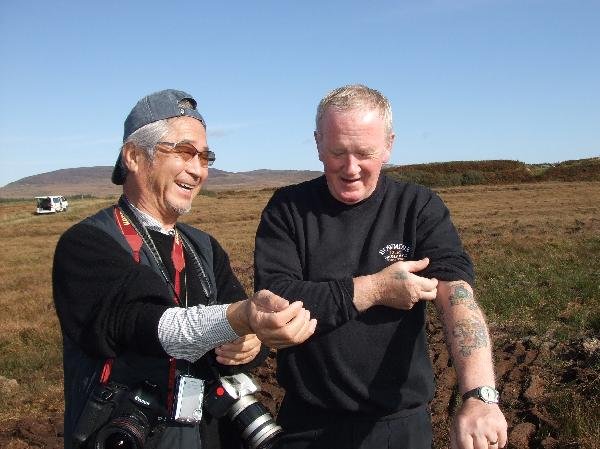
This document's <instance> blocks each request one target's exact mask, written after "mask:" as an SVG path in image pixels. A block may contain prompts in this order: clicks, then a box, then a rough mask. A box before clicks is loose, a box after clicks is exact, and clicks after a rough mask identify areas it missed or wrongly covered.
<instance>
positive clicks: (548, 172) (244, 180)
mask: <svg viewBox="0 0 600 449" xmlns="http://www.w3.org/2000/svg"><path fill="white" fill-rule="evenodd" d="M208 170H209V175H208V180H207V181H206V183H205V185H204V190H216V191H218V190H258V189H263V188H269V187H280V186H284V185H289V184H295V183H298V182H302V181H306V180H308V179H313V178H316V177H317V176H320V175H321V174H322V172H320V171H311V170H253V171H247V172H238V173H234V172H228V171H223V170H218V169H214V168H209V169H208ZM384 172H385V173H386V174H388V175H389V176H391V177H392V178H394V179H397V180H399V181H410V182H415V183H417V184H423V185H426V186H428V187H450V186H461V185H478V184H519V183H530V182H541V181H600V157H594V158H589V159H578V160H569V161H564V162H559V163H545V164H525V163H524V162H519V161H510V160H491V161H453V162H436V163H430V164H415V165H399V166H386V167H385V168H384ZM111 173H112V167H106V166H103V167H80V168H66V169H62V170H55V171H52V172H48V173H42V174H39V175H34V176H28V177H26V178H23V179H20V180H18V181H15V182H11V183H10V184H7V185H6V186H4V187H1V188H0V198H7V199H8V198H29V197H33V196H36V195H48V194H60V195H66V196H79V195H88V196H95V197H105V196H111V195H117V194H119V193H120V192H121V188H120V187H119V186H115V185H113V184H112V183H111V182H110V176H111Z"/></svg>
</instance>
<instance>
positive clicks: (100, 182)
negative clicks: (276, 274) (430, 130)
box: [0, 166, 322, 198]
mask: <svg viewBox="0 0 600 449" xmlns="http://www.w3.org/2000/svg"><path fill="white" fill-rule="evenodd" d="M112 170H113V167H106V166H102V167H79V168H64V169H61V170H55V171H51V172H47V173H41V174H39V175H33V176H27V177H26V178H22V179H20V180H18V181H14V182H11V183H9V184H7V185H5V186H4V187H0V198H27V197H34V196H37V195H51V194H57V195H66V196H72V195H93V196H97V197H103V196H110V195H117V194H119V193H120V192H121V186H116V185H114V184H112V183H111V182H110V177H111V174H112ZM208 172H209V173H208V180H207V181H206V182H205V183H204V186H203V188H204V189H207V190H236V189H238V190H247V189H261V188H267V187H280V186H284V185H289V184H295V183H298V182H302V181H306V180H308V179H313V178H316V177H318V176H320V175H321V174H322V172H320V171H313V170H253V171H248V172H238V173H234V172H227V171H223V170H218V169H215V168H209V169H208Z"/></svg>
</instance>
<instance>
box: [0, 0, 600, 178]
mask: <svg viewBox="0 0 600 449" xmlns="http://www.w3.org/2000/svg"><path fill="white" fill-rule="evenodd" d="M599 23H600V1H591V0H590V1H580V0H564V1H560V0H396V1H372V2H369V1H364V0H363V1H360V2H359V1H341V0H334V1H326V0H321V1H311V0H305V1H302V2H300V1H281V0H280V1H271V0H264V1H256V2H218V1H213V2H205V1H201V0H190V1H175V2H164V1H163V2H154V1H124V0H123V1H112V0H103V1H101V2H100V1H96V2H91V1H82V0H80V1H61V0H53V1H51V2H48V1H41V0H39V1H30V0H2V2H1V3H0V61H1V62H0V64H1V69H0V161H1V164H0V186H2V185H5V184H7V183H9V182H11V181H15V180H18V179H20V178H22V177H25V176H30V175H34V174H39V173H43V172H48V171H52V170H56V169H60V168H70V167H84V166H94V165H112V164H113V163H114V161H115V159H116V154H117V151H118V147H119V145H120V143H121V139H122V132H123V131H122V130H123V120H124V118H125V116H126V115H127V113H128V112H129V110H130V109H131V107H132V106H133V105H134V104H135V103H136V102H137V100H138V99H139V98H141V97H142V96H144V95H146V94H148V93H150V92H154V91H156V90H160V89H164V88H177V89H182V90H186V91H188V92H190V93H192V94H193V95H194V96H195V97H196V98H197V100H198V103H199V109H200V110H201V112H202V114H203V115H204V117H205V118H206V120H207V123H208V131H209V134H208V138H209V145H210V146H211V147H212V148H213V149H214V150H215V152H216V154H217V162H216V163H215V168H219V169H222V170H227V171H246V170H253V169H259V168H271V169H314V170H319V169H321V165H320V163H319V161H318V159H317V157H316V150H315V146H314V143H313V140H312V131H313V129H314V113H315V108H316V105H317V103H318V101H319V99H320V98H321V97H322V96H323V95H324V94H325V93H326V92H327V91H329V90H331V89H333V88H335V87H338V86H340V85H343V84H349V83H364V84H367V85H369V86H370V87H374V88H376V89H379V90H381V91H382V92H383V93H384V94H385V95H386V96H387V97H388V98H389V99H390V101H391V102H392V107H393V110H394V125H395V131H396V143H395V146H394V151H393V155H392V159H391V162H392V163H394V164H401V165H403V164H411V163H422V162H439V161H450V160H484V159H516V160H520V161H524V162H530V163H534V162H558V161H563V160H567V159H579V158H586V157H592V156H598V155H599V154H600V26H598V24H599Z"/></svg>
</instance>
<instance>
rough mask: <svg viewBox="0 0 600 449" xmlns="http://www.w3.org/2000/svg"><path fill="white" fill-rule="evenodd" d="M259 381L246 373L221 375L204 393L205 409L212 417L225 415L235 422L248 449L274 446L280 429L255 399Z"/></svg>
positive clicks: (266, 448) (267, 448) (262, 448)
mask: <svg viewBox="0 0 600 449" xmlns="http://www.w3.org/2000/svg"><path fill="white" fill-rule="evenodd" d="M259 390H260V387H259V386H258V384H257V383H256V382H255V381H254V380H253V379H252V377H250V376H249V375H247V374H244V373H239V374H235V375H233V376H224V377H220V378H219V380H218V381H215V382H214V383H213V384H212V385H211V386H210V389H209V390H208V391H207V393H206V395H205V396H204V408H205V409H206V411H208V412H209V413H210V414H211V415H212V416H213V417H215V418H221V417H223V416H225V415H227V416H228V417H229V419H230V420H231V421H232V422H233V423H234V424H235V425H236V427H237V428H238V430H239V431H240V433H241V436H242V440H243V441H244V443H245V445H246V447H247V448H248V449H270V448H272V447H274V445H275V443H276V442H277V441H278V439H279V435H280V434H281V432H282V431H283V429H282V428H281V427H280V426H279V425H277V424H276V423H275V420H274V419H273V417H272V416H271V414H270V413H269V411H268V410H267V409H266V408H265V406H264V405H262V404H261V403H260V402H258V401H257V400H256V398H255V397H254V393H256V392H257V391H259Z"/></svg>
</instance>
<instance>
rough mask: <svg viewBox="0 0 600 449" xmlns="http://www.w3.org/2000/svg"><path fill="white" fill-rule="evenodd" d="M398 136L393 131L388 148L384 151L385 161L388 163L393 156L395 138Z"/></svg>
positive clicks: (383, 158)
mask: <svg viewBox="0 0 600 449" xmlns="http://www.w3.org/2000/svg"><path fill="white" fill-rule="evenodd" d="M395 138H396V134H394V133H391V134H390V135H389V137H388V142H387V148H386V149H385V150H384V152H383V157H382V160H383V163H384V164H387V163H388V161H389V160H390V157H391V156H392V147H393V146H394V139H395Z"/></svg>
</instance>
